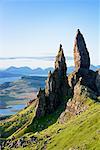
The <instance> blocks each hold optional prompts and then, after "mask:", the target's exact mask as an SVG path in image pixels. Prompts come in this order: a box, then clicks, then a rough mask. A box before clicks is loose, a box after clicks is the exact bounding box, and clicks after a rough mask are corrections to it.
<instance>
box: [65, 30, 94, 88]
mask: <svg viewBox="0 0 100 150" xmlns="http://www.w3.org/2000/svg"><path fill="white" fill-rule="evenodd" d="M74 62H75V71H74V72H73V73H72V74H70V75H69V77H68V81H69V85H70V87H71V88H72V90H73V89H74V86H75V85H76V83H77V82H78V81H79V78H80V77H82V84H83V85H85V86H87V87H89V88H91V89H92V90H94V91H97V89H96V84H95V80H96V73H95V72H94V71H92V70H89V67H90V57H89V53H88V50H87V48H86V43H85V40H84V38H83V35H82V34H81V32H80V31H79V29H78V31H77V34H76V38H75V44H74Z"/></svg>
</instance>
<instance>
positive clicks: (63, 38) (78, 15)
mask: <svg viewBox="0 0 100 150" xmlns="http://www.w3.org/2000/svg"><path fill="white" fill-rule="evenodd" d="M99 15H100V1H99V0H0V57H32V56H55V55H56V54H57V50H58V47H59V44H60V43H62V45H63V48H64V53H65V55H67V56H73V45H74V39H75V34H76V30H77V29H78V28H79V29H80V31H81V32H82V33H83V35H84V38H85V41H86V44H87V48H88V50H89V53H90V57H91V63H92V64H94V65H96V64H100V59H99V58H100V45H99V42H100V28H99V25H100V16H99ZM2 64H3V62H2Z"/></svg>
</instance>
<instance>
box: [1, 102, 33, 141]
mask: <svg viewBox="0 0 100 150" xmlns="http://www.w3.org/2000/svg"><path fill="white" fill-rule="evenodd" d="M34 114H35V102H34V103H33V104H32V105H30V106H29V107H27V108H24V109H23V110H21V111H19V112H18V113H16V114H15V115H13V116H11V117H9V118H8V119H6V120H4V121H1V122H0V131H1V135H2V137H3V138H9V137H10V136H13V135H16V133H17V134H18V133H19V134H20V131H23V129H25V127H27V126H28V125H29V124H30V123H31V122H32V120H33V118H34ZM23 134H24V132H23Z"/></svg>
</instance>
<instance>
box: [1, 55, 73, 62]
mask: <svg viewBox="0 0 100 150" xmlns="http://www.w3.org/2000/svg"><path fill="white" fill-rule="evenodd" d="M14 59H35V60H44V61H54V60H55V56H40V57H38V56H37V57H1V58H0V60H14ZM66 59H67V60H73V57H71V56H67V57H66Z"/></svg>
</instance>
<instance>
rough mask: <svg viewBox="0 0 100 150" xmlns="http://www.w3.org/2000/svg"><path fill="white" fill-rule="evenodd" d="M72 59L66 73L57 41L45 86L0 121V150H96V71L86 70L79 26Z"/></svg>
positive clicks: (99, 79) (99, 100) (99, 75)
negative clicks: (56, 49) (70, 69)
mask: <svg viewBox="0 0 100 150" xmlns="http://www.w3.org/2000/svg"><path fill="white" fill-rule="evenodd" d="M74 62H75V69H74V71H73V72H72V73H71V74H69V75H68V76H67V75H66V72H67V65H66V60H65V56H64V52H63V48H62V45H61V44H60V47H59V50H58V54H57V56H56V59H55V65H54V71H53V72H51V71H50V72H49V73H48V77H47V79H46V81H45V83H46V85H45V87H44V88H40V89H39V91H38V93H37V96H36V98H35V99H33V100H31V101H29V103H28V105H27V107H25V108H24V109H22V110H21V111H19V112H18V113H16V114H15V115H12V116H10V117H8V118H6V119H4V120H2V121H1V122H0V131H1V149H5V150H6V149H8V150H10V149H12V150H15V149H18V150H22V149H24V150H99V147H100V142H99V141H100V126H99V124H100V119H99V118H100V70H98V71H93V70H91V69H90V56H89V52H88V49H87V47H86V43H85V40H84V37H83V35H82V33H81V32H80V30H79V29H78V30H77V34H76V37H75V43H74ZM29 78H30V77H29ZM23 88H24V87H23Z"/></svg>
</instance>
